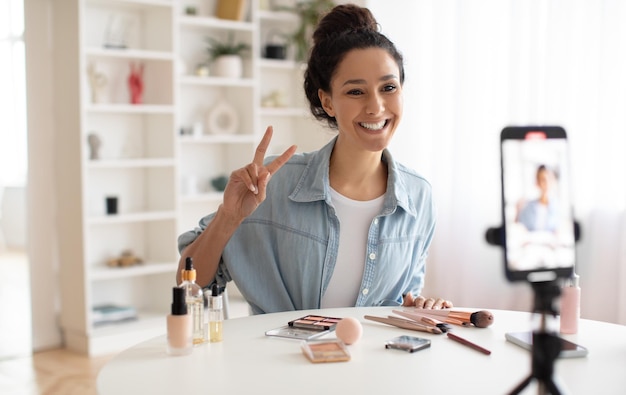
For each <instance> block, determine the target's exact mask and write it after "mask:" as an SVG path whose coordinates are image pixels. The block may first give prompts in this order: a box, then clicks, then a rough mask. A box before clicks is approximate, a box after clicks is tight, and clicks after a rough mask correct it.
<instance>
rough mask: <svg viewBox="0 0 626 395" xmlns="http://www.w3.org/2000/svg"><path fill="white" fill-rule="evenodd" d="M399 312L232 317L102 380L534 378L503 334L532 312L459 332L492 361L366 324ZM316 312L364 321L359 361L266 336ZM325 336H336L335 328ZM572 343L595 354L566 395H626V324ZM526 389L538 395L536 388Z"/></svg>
mask: <svg viewBox="0 0 626 395" xmlns="http://www.w3.org/2000/svg"><path fill="white" fill-rule="evenodd" d="M393 309H397V308H391V307H369V308H342V309H325V310H305V311H290V312H283V313H275V314H265V315H257V316H251V317H244V318H236V319H231V320H226V321H224V341H223V342H221V343H212V344H203V345H200V346H197V347H195V348H194V350H193V353H192V354H191V355H187V356H178V357H173V356H168V355H167V354H166V353H165V348H166V339H165V336H159V337H156V338H154V339H151V340H148V341H146V342H143V343H140V344H138V345H136V346H134V347H132V348H130V349H128V350H125V351H123V352H121V353H120V354H118V355H117V356H115V357H114V358H113V359H112V360H111V361H109V362H108V363H107V364H106V365H105V366H104V367H103V369H102V370H101V372H100V374H99V376H98V381H97V387H98V392H99V394H100V395H124V394H129V395H130V394H132V395H136V394H152V395H154V394H168V395H169V394H185V395H194V394H203V395H206V394H251V393H259V394H281V395H282V394H289V393H293V394H298V395H304V394H315V395H320V394H343V393H345V392H348V393H350V394H377V395H380V394H402V393H419V394H429V393H430V394H437V395H442V394H504V393H508V392H510V391H511V390H512V389H513V388H515V386H517V385H518V384H519V383H520V382H521V381H522V380H523V379H524V378H526V377H527V376H528V375H529V374H530V371H531V365H530V357H531V354H530V352H529V351H527V350H524V349H522V348H520V347H519V346H516V345H514V344H512V343H510V342H507V341H506V340H505V337H504V335H505V333H506V332H516V331H524V330H533V329H535V328H534V322H535V321H536V320H533V315H532V314H529V313H524V312H513V311H504V310H490V311H491V312H492V313H493V314H494V324H493V325H491V326H490V327H488V328H474V327H471V328H470V327H460V326H453V331H454V333H455V334H457V335H459V336H461V337H463V338H465V339H467V340H470V341H472V342H474V343H476V344H478V345H480V346H482V347H484V348H486V349H488V350H490V351H491V355H485V354H482V353H480V352H478V351H476V350H473V349H471V348H469V347H466V346H463V345H462V344H459V343H457V342H455V341H452V340H451V339H449V338H448V337H447V336H446V335H445V334H444V335H435V334H430V333H425V332H415V331H410V330H406V329H400V328H395V327H392V326H389V325H385V324H381V323H377V322H373V321H369V320H365V319H364V318H363V317H364V315H366V314H368V315H376V316H381V317H386V316H387V315H389V314H392V310H393ZM454 310H463V311H477V310H482V309H457V308H455V309H454ZM488 310H489V309H488ZM310 313H311V314H320V315H327V316H333V317H355V318H357V319H359V321H360V322H361V323H362V325H363V336H362V337H361V339H360V340H359V341H358V342H357V343H355V344H353V345H350V346H348V349H349V351H350V353H351V360H350V361H348V362H336V363H318V364H313V363H311V362H309V361H308V360H307V359H306V358H305V356H304V355H303V354H302V352H301V350H300V342H299V341H298V340H290V339H284V338H271V337H268V336H265V331H266V330H268V329H273V328H276V327H279V326H282V325H285V324H286V323H287V321H290V320H293V319H296V318H299V317H301V316H304V315H306V314H310ZM163 319H164V320H165V317H163ZM398 335H412V336H418V337H425V338H428V339H430V340H431V341H432V346H431V347H430V348H428V349H425V350H421V351H418V352H416V353H413V354H411V353H408V352H404V351H399V350H387V349H385V347H384V344H385V341H386V340H388V339H390V338H392V337H395V336H398ZM326 337H329V338H333V337H335V335H334V332H333V333H332V334H329V335H327V336H326ZM564 337H565V338H566V339H569V340H571V341H574V342H576V343H579V344H581V345H583V346H585V347H587V348H588V349H589V355H588V356H586V357H584V358H572V359H558V360H557V362H556V363H555V381H557V385H558V386H559V388H560V389H561V390H562V391H563V392H564V393H569V394H595V393H599V392H598V391H600V392H601V393H602V394H624V393H626V326H622V325H616V324H610V323H605V322H599V321H590V320H581V322H580V328H579V333H578V334H577V335H568V336H564ZM523 393H524V394H526V393H537V387H536V382H535V381H533V384H532V385H531V386H529V387H527V388H526V390H524V391H523Z"/></svg>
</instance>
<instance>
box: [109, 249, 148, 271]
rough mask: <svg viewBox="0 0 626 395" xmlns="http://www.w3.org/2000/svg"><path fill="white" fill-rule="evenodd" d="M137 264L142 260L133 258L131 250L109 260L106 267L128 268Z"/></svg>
mask: <svg viewBox="0 0 626 395" xmlns="http://www.w3.org/2000/svg"><path fill="white" fill-rule="evenodd" d="M139 263H143V259H141V258H139V257H138V256H135V254H133V252H132V251H131V250H124V251H122V255H120V256H119V257H117V258H113V259H109V260H108V261H107V266H110V267H128V266H133V265H136V264H139Z"/></svg>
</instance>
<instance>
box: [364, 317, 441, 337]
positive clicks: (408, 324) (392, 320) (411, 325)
mask: <svg viewBox="0 0 626 395" xmlns="http://www.w3.org/2000/svg"><path fill="white" fill-rule="evenodd" d="M363 318H365V319H366V320H370V321H376V322H382V323H383V324H387V325H392V326H395V327H398V328H403V329H410V330H412V331H421V332H429V333H434V334H437V335H439V334H441V333H443V332H442V331H441V329H439V328H437V327H436V326H430V325H423V324H420V323H417V322H415V321H411V320H406V319H404V318H399V317H376V316H372V315H366V316H364V317H363Z"/></svg>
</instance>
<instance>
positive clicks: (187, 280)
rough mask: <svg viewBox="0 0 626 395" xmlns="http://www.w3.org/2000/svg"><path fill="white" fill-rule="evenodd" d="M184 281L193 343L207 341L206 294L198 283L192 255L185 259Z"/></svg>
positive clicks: (182, 284)
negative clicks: (205, 334) (205, 329)
mask: <svg viewBox="0 0 626 395" xmlns="http://www.w3.org/2000/svg"><path fill="white" fill-rule="evenodd" d="M182 278H183V282H182V283H181V284H180V285H179V286H180V287H181V288H183V289H184V290H185V301H186V302H187V309H188V310H189V314H191V320H192V325H193V344H194V345H196V344H200V343H204V342H205V340H206V339H205V336H204V295H203V293H202V288H201V287H200V286H199V285H198V284H196V269H194V267H193V260H192V259H191V257H187V259H185V270H183V273H182Z"/></svg>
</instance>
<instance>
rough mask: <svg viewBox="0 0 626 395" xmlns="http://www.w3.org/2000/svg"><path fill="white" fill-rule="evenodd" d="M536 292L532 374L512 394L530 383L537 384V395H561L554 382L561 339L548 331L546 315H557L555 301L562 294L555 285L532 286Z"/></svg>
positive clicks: (541, 283)
mask: <svg viewBox="0 0 626 395" xmlns="http://www.w3.org/2000/svg"><path fill="white" fill-rule="evenodd" d="M531 284H532V287H533V290H534V292H535V301H534V303H535V304H534V312H535V313H538V314H541V321H540V325H539V328H538V329H536V330H535V331H533V345H532V358H531V360H532V363H531V373H530V375H529V376H528V377H527V378H526V379H524V380H523V381H522V382H521V383H520V384H519V385H518V386H517V387H515V389H513V391H511V394H512V395H513V394H519V393H520V392H521V391H522V390H523V389H524V388H526V386H528V385H529V384H530V383H531V382H532V381H533V380H537V381H538V384H539V387H538V388H539V394H552V395H560V394H561V391H560V390H559V388H558V387H557V385H556V384H555V382H554V380H553V377H552V376H553V373H554V361H555V360H556V358H557V357H558V356H559V354H560V352H561V339H560V338H559V337H558V335H557V334H555V333H554V332H551V331H549V330H548V328H547V319H548V315H552V316H556V315H557V313H558V311H557V310H556V309H555V307H554V299H555V298H557V297H558V296H559V295H560V294H561V289H560V287H559V285H558V283H557V282H556V280H554V281H546V282H536V283H531Z"/></svg>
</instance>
